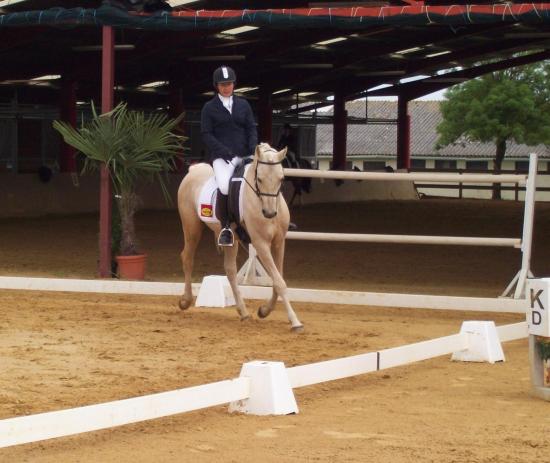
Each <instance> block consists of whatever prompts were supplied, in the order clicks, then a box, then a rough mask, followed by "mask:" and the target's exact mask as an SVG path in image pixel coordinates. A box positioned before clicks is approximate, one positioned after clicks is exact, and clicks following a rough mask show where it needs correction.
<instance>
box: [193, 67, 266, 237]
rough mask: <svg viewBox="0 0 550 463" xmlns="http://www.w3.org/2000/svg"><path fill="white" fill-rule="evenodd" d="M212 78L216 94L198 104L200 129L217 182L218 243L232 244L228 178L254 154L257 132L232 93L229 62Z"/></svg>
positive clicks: (248, 113) (243, 103)
mask: <svg viewBox="0 0 550 463" xmlns="http://www.w3.org/2000/svg"><path fill="white" fill-rule="evenodd" d="M212 80H213V83H214V89H215V90H216V92H217V94H216V95H215V96H214V98H212V99H211V100H210V101H207V102H206V103H205V105H204V106H203V108H202V112H201V133H202V138H203V141H204V143H205V144H206V147H207V148H208V152H209V155H210V162H211V164H212V167H213V168H214V175H215V177H216V183H217V185H218V197H217V200H216V208H217V210H218V217H220V220H221V225H222V230H221V232H220V235H219V236H218V245H219V246H233V242H234V239H233V232H232V230H231V226H230V225H231V223H230V220H229V211H228V204H227V194H228V192H229V180H230V179H231V175H232V174H233V171H234V170H235V167H237V166H238V165H239V164H240V163H241V162H242V159H243V158H244V157H249V156H252V155H253V154H254V150H255V148H256V145H257V144H258V134H257V131H256V123H255V121H254V115H253V114H252V109H251V108H250V104H249V103H248V101H247V100H245V99H244V98H241V97H238V96H235V95H233V90H234V88H235V82H236V80H237V76H236V74H235V71H234V70H233V69H231V68H230V67H229V66H220V67H219V68H218V69H216V70H215V71H214V74H213V76H212Z"/></svg>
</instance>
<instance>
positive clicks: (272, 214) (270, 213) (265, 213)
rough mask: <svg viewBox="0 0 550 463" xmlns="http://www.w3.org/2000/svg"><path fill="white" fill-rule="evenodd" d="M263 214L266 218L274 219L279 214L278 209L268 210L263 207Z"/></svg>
mask: <svg viewBox="0 0 550 463" xmlns="http://www.w3.org/2000/svg"><path fill="white" fill-rule="evenodd" d="M262 214H263V215H264V217H265V218H266V219H272V218H273V217H275V216H276V215H277V211H272V212H268V211H266V210H265V209H262Z"/></svg>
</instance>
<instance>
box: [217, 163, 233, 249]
mask: <svg viewBox="0 0 550 463" xmlns="http://www.w3.org/2000/svg"><path fill="white" fill-rule="evenodd" d="M212 167H213V168H214V175H215V177H216V183H217V185H218V197H217V199H216V209H217V212H218V217H219V219H220V222H221V225H222V230H221V232H220V234H219V236H218V245H219V246H233V242H234V238H233V231H232V230H231V223H230V221H229V208H228V205H227V194H228V192H229V180H230V179H231V175H233V171H234V170H235V165H234V164H233V163H232V162H227V161H224V160H223V159H216V160H215V161H214V162H213V163H212Z"/></svg>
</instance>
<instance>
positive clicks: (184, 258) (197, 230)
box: [179, 211, 203, 310]
mask: <svg viewBox="0 0 550 463" xmlns="http://www.w3.org/2000/svg"><path fill="white" fill-rule="evenodd" d="M192 213H193V214H194V211H192ZM193 214H187V216H186V220H185V222H184V224H183V236H184V245H183V251H182V252H181V263H182V267H183V275H184V278H185V290H184V293H183V295H182V296H181V298H180V301H179V306H180V309H181V310H185V309H188V308H189V306H190V305H191V304H192V303H193V291H192V288H191V274H192V273H193V263H194V260H195V251H196V250H197V246H198V244H199V241H200V239H201V235H202V231H203V224H202V222H201V221H200V220H199V218H198V217H195V216H194V215H193Z"/></svg>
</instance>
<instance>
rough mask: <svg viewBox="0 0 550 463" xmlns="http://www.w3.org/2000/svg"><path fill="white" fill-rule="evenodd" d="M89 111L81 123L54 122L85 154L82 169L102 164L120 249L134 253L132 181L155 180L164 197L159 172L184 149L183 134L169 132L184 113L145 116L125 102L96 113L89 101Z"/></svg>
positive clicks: (125, 253)
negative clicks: (112, 196)
mask: <svg viewBox="0 0 550 463" xmlns="http://www.w3.org/2000/svg"><path fill="white" fill-rule="evenodd" d="M92 114H93V117H92V119H91V121H89V122H88V123H86V124H83V125H82V127H81V128H80V129H75V128H74V127H72V126H70V125H69V124H67V123H65V122H61V121H54V123H53V127H54V128H55V129H56V130H57V131H58V132H59V133H60V134H61V135H62V136H63V139H64V140H65V143H67V144H69V145H71V146H73V147H74V148H75V149H77V150H78V151H79V152H81V153H82V154H83V155H84V156H85V160H84V167H83V169H82V172H88V171H92V170H97V169H99V167H100V166H101V165H102V164H104V165H105V166H106V167H107V169H108V170H109V173H110V176H111V181H112V185H113V190H114V193H115V195H116V198H117V200H118V201H117V203H118V210H119V213H120V228H121V238H120V249H119V254H120V255H122V256H130V255H136V254H139V252H138V249H137V243H136V233H135V225H134V215H135V213H136V210H137V207H138V204H139V198H138V196H137V194H136V187H137V185H138V182H139V181H141V180H143V179H145V180H149V181H157V182H158V184H159V185H160V187H161V189H162V191H163V193H164V196H165V198H167V199H169V196H168V190H167V188H166V182H165V180H164V177H163V174H164V173H166V172H168V171H170V170H172V169H173V168H174V163H175V159H176V157H178V155H180V154H181V152H182V150H183V147H182V143H183V141H184V140H185V137H183V136H181V135H177V134H175V133H174V130H175V129H176V128H177V127H178V125H179V123H180V122H181V120H182V118H183V114H181V115H180V116H178V117H177V118H175V119H170V118H168V117H167V116H165V115H163V114H152V115H148V116H146V115H145V114H144V113H143V112H142V111H130V110H128V108H127V105H126V103H120V104H119V105H118V106H117V107H116V108H115V109H113V110H112V111H110V112H108V113H105V114H100V115H98V114H97V112H96V110H95V107H94V105H93V104H92Z"/></svg>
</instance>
